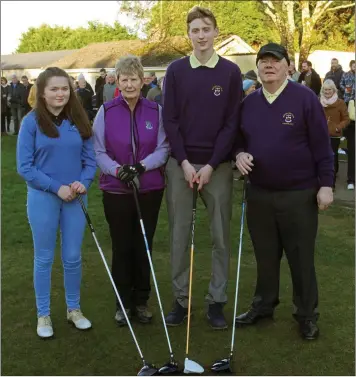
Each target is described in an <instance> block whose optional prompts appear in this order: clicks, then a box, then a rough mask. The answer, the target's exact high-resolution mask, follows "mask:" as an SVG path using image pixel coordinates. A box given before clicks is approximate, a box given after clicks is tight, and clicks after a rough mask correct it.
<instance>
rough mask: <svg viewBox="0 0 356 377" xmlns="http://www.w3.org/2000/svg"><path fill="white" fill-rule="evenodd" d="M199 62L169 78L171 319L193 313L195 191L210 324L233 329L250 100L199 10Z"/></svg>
mask: <svg viewBox="0 0 356 377" xmlns="http://www.w3.org/2000/svg"><path fill="white" fill-rule="evenodd" d="M186 22H187V31H188V36H189V39H190V40H191V42H192V45H193V53H192V55H191V56H188V57H184V58H182V59H178V60H176V61H175V62H173V63H172V64H170V65H169V67H168V69H167V73H166V76H165V80H164V106H163V125H164V128H165V130H166V133H167V137H168V140H169V142H170V144H171V157H170V158H169V160H168V163H167V166H166V175H167V192H166V199H167V208H168V218H169V228H170V253H171V269H172V285H173V292H174V296H175V302H174V306H173V309H172V311H171V312H170V313H169V314H168V316H167V317H166V323H167V325H169V326H178V325H180V324H182V323H183V321H184V319H186V318H187V315H188V308H187V306H188V287H189V253H188V245H189V241H190V232H191V221H192V216H191V213H192V201H193V190H192V189H193V187H194V185H195V184H196V185H197V186H198V187H197V189H198V191H199V193H200V196H201V197H202V199H203V202H204V204H205V206H206V208H207V211H208V215H209V220H210V231H211V236H212V245H213V247H212V274H211V279H210V285H209V291H208V294H207V296H206V301H207V304H208V310H207V314H206V315H207V319H208V321H209V324H210V326H211V327H212V328H213V329H217V330H222V329H226V328H227V322H226V319H225V316H224V312H223V309H224V305H225V304H226V303H227V299H228V297H227V293H226V288H227V283H228V276H229V259H230V221H231V215H232V183H233V176H232V169H231V152H232V146H233V142H234V136H235V134H236V130H237V124H238V119H239V115H240V114H239V112H240V104H241V100H242V80H241V71H240V68H239V67H238V66H237V65H236V64H235V63H232V62H230V61H229V60H227V59H225V58H222V57H221V56H219V55H217V53H216V52H215V50H214V40H215V38H216V37H217V36H218V27H217V21H216V18H215V16H214V14H213V13H212V12H211V11H210V10H209V9H206V8H202V7H198V6H196V7H194V8H192V9H191V10H190V11H189V12H188V15H187V20H186Z"/></svg>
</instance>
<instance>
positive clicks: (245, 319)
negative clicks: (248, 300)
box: [235, 309, 273, 327]
mask: <svg viewBox="0 0 356 377" xmlns="http://www.w3.org/2000/svg"><path fill="white" fill-rule="evenodd" d="M272 317H273V313H269V314H261V313H259V312H258V311H257V310H256V309H250V310H249V311H248V312H246V313H243V314H240V315H239V316H237V317H236V318H235V323H236V326H237V327H242V326H250V325H255V324H256V323H257V322H258V321H259V320H260V319H264V318H272Z"/></svg>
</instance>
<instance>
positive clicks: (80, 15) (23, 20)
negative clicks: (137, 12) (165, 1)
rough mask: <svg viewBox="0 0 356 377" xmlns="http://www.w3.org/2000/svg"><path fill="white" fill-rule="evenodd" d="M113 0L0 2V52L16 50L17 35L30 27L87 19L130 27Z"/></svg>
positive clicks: (76, 23) (71, 23)
mask: <svg viewBox="0 0 356 377" xmlns="http://www.w3.org/2000/svg"><path fill="white" fill-rule="evenodd" d="M118 9H119V5H118V4H117V2H116V1H1V55H7V54H11V53H13V52H15V50H16V48H17V47H18V45H19V43H20V37H21V34H22V33H23V32H26V31H27V30H28V28H30V27H31V26H33V27H38V26H40V25H41V24H43V23H46V24H49V25H50V26H54V25H59V26H69V27H72V28H75V27H79V26H86V25H87V22H88V21H94V20H96V21H99V22H102V23H108V24H110V25H112V24H113V23H114V22H115V21H118V22H120V23H121V24H122V25H125V26H132V21H131V20H130V19H129V18H128V17H126V16H124V15H119V18H117V13H118Z"/></svg>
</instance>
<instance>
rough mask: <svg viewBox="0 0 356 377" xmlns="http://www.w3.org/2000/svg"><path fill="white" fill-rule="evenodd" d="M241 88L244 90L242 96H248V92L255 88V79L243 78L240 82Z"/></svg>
mask: <svg viewBox="0 0 356 377" xmlns="http://www.w3.org/2000/svg"><path fill="white" fill-rule="evenodd" d="M242 89H243V91H244V97H246V96H248V95H249V94H250V93H252V92H254V91H255V90H256V81H254V80H250V79H245V80H244V81H243V82H242Z"/></svg>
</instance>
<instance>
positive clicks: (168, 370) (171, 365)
mask: <svg viewBox="0 0 356 377" xmlns="http://www.w3.org/2000/svg"><path fill="white" fill-rule="evenodd" d="M130 185H131V187H132V189H133V194H134V198H135V203H136V209H137V214H138V217H139V220H140V225H141V231H142V235H143V239H144V241H145V245H146V252H147V257H148V261H149V263H150V268H151V272H152V277H153V282H154V285H155V289H156V294H157V299H158V305H159V309H160V311H161V316H162V321H163V326H164V330H165V333H166V337H167V343H168V348H169V354H170V361H169V362H168V363H166V364H164V365H163V366H162V367H161V368H160V369H159V370H158V372H159V373H160V374H173V373H176V372H177V371H178V363H177V362H176V361H175V360H174V356H173V351H172V346H171V342H170V339H169V334H168V329H167V325H166V321H165V318H164V313H163V307H162V302H161V296H160V294H159V290H158V284H157V280H156V274H155V270H154V268H153V263H152V258H151V253H150V248H149V245H148V241H147V237H146V231H145V227H144V225H143V219H142V213H141V208H140V202H139V200H138V195H137V192H138V189H137V186H136V183H135V182H134V181H131V182H130Z"/></svg>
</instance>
